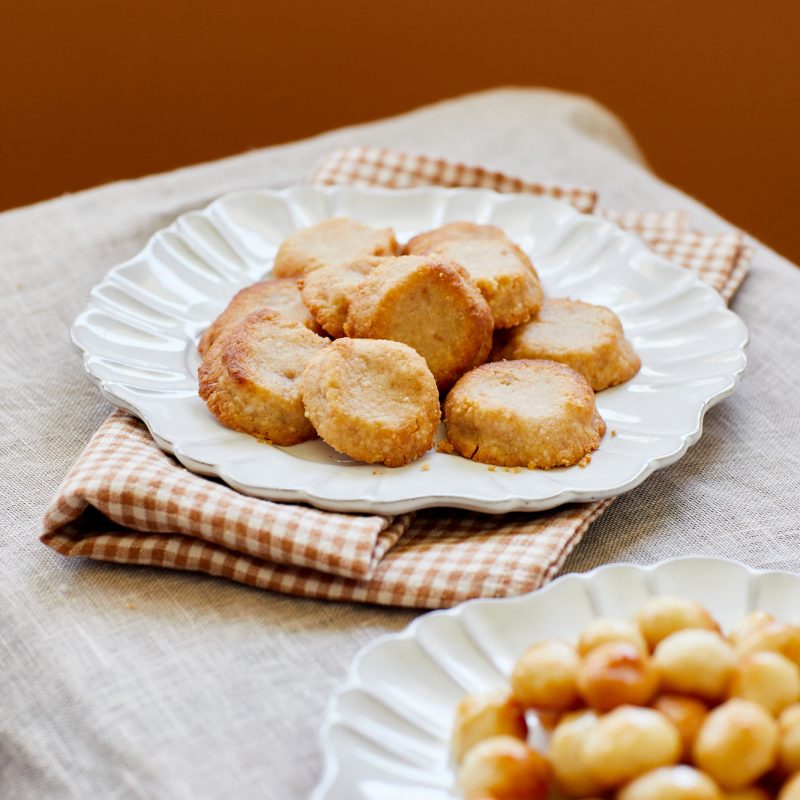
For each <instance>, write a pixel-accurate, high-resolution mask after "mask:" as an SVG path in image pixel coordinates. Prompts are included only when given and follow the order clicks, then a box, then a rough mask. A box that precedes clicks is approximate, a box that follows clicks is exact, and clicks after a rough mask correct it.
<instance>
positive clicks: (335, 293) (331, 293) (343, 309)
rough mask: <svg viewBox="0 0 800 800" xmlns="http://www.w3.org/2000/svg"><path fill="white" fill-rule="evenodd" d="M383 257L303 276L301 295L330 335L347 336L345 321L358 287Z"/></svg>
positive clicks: (354, 262)
mask: <svg viewBox="0 0 800 800" xmlns="http://www.w3.org/2000/svg"><path fill="white" fill-rule="evenodd" d="M381 260H382V259H380V258H378V257H377V256H376V257H373V258H363V259H361V260H359V261H351V262H350V263H349V264H334V265H332V266H330V267H320V268H319V269H315V270H314V271H313V272H309V273H308V274H307V275H304V276H303V277H302V278H300V294H301V296H302V298H303V302H304V303H305V305H306V308H307V309H308V311H309V312H310V313H311V316H312V317H313V318H314V319H315V320H316V322H317V324H318V325H319V326H320V327H321V328H322V329H323V330H324V331H325V332H326V333H328V334H330V335H331V336H334V337H336V338H337V339H338V338H339V337H340V336H344V335H345V334H344V322H345V320H346V319H347V312H348V310H349V308H350V297H351V296H352V294H353V291H354V290H355V288H356V287H357V286H358V285H359V284H360V283H361V282H362V281H363V280H364V278H365V277H366V276H367V275H368V274H369V273H370V272H371V271H372V270H373V268H374V267H376V266H377V265H378V264H379V263H380V262H381Z"/></svg>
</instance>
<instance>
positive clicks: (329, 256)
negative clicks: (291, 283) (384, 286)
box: [272, 217, 399, 278]
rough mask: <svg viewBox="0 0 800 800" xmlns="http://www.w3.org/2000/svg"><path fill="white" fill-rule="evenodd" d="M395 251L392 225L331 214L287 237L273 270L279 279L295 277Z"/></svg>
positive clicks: (388, 254)
mask: <svg viewBox="0 0 800 800" xmlns="http://www.w3.org/2000/svg"><path fill="white" fill-rule="evenodd" d="M398 250H399V248H398V245H397V239H395V236H394V231H393V230H392V229H391V228H383V229H381V230H378V229H377V228H370V227H369V225H363V224H362V223H360V222H356V221H355V220H354V219H348V218H347V217H332V218H331V219H324V220H322V222H318V223H317V224H316V225H311V226H310V227H308V228H301V229H300V230H298V231H295V232H294V233H293V234H291V235H290V236H287V237H286V239H284V240H283V243H282V244H281V246H280V248H279V249H278V253H277V255H276V256H275V264H274V266H273V268H272V271H273V272H274V273H275V275H276V276H277V277H279V278H293V277H294V278H296V277H299V276H301V275H305V274H306V273H308V272H311V271H312V270H315V269H319V268H320V267H326V266H330V265H332V264H346V263H348V262H349V261H356V260H357V259H360V258H368V257H369V256H392V255H395V254H396V253H397V252H398Z"/></svg>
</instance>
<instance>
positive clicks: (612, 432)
mask: <svg viewBox="0 0 800 800" xmlns="http://www.w3.org/2000/svg"><path fill="white" fill-rule="evenodd" d="M616 435H617V431H616V430H612V431H611V438H612V439H613V438H614V437H615V436H616Z"/></svg>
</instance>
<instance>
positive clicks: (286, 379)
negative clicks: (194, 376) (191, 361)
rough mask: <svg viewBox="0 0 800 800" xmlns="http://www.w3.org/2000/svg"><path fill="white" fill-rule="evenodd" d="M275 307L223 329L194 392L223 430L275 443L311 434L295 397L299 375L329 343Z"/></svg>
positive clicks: (293, 441)
mask: <svg viewBox="0 0 800 800" xmlns="http://www.w3.org/2000/svg"><path fill="white" fill-rule="evenodd" d="M328 344H329V343H328V340H327V339H323V338H322V337H321V336H317V334H315V333H312V332H311V331H310V330H308V328H306V327H305V326H304V325H302V324H301V323H299V322H296V321H295V320H290V319H286V318H285V317H283V316H282V315H281V314H279V313H278V312H276V311H270V310H262V311H256V312H254V313H253V314H251V315H250V316H249V317H247V318H246V319H245V320H244V322H241V323H240V324H239V325H236V326H234V327H233V328H231V329H229V330H228V331H226V332H225V333H223V334H222V335H221V336H220V337H219V338H218V339H217V340H216V341H215V342H214V344H213V345H212V346H211V348H210V349H209V350H208V352H207V353H206V355H205V357H204V358H203V361H202V363H201V364H200V369H199V370H198V379H199V383H200V389H199V394H200V397H202V398H203V400H205V401H206V405H207V406H208V408H209V410H210V411H211V413H212V414H214V416H215V417H216V418H217V419H218V420H219V421H220V422H221V423H222V424H223V425H225V426H226V427H227V428H232V429H233V430H235V431H241V432H243V433H249V434H251V435H252V436H257V437H258V438H261V439H266V440H268V441H270V442H272V443H274V444H279V445H291V444H297V443H298V442H304V441H307V440H308V439H314V438H316V435H317V434H316V432H315V431H314V428H313V427H312V425H311V423H310V422H309V421H308V419H306V416H305V412H304V409H303V403H302V400H301V399H300V387H299V378H300V373H301V372H302V371H303V369H304V368H305V367H306V365H307V364H308V363H309V362H310V361H311V359H312V358H313V357H314V356H315V355H316V354H317V353H318V352H319V351H320V350H323V349H324V348H325V347H326V346H327V345H328Z"/></svg>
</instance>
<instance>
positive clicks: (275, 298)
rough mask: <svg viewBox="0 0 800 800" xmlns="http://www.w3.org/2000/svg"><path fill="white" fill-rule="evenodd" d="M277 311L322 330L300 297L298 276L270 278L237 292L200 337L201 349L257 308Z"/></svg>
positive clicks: (201, 352)
mask: <svg viewBox="0 0 800 800" xmlns="http://www.w3.org/2000/svg"><path fill="white" fill-rule="evenodd" d="M267 308H268V309H271V310H272V311H277V312H278V313H280V314H281V316H283V317H286V318H287V319H293V320H295V321H296V322H300V323H302V324H303V325H305V326H306V328H308V329H309V330H312V331H314V332H315V333H322V328H320V327H319V325H317V323H316V322H315V321H314V318H313V317H312V316H311V314H310V313H309V311H308V309H307V308H306V307H305V305H304V304H303V301H302V299H301V298H300V289H299V288H298V286H297V281H296V280H295V279H294V278H267V279H266V280H263V281H259V282H258V283H254V284H252V285H251V286H246V287H245V288H244V289H241V290H240V291H239V292H237V293H236V294H235V295H234V296H233V299H232V300H231V301H230V303H228V307H227V308H226V309H225V310H224V311H223V312H222V313H221V314H220V315H219V316H218V317H217V318H216V319H215V320H214V322H213V323H212V324H211V327H210V328H208V329H207V330H206V332H205V333H204V334H203V336H202V338H201V339H200V342H199V344H198V345H197V349H198V350H199V351H200V354H201V355H204V354H205V353H206V352H207V351H208V349H209V348H210V347H211V345H212V344H214V342H215V341H216V339H217V338H218V337H219V336H220V335H222V334H223V333H224V332H225V331H226V330H229V329H230V328H233V327H235V326H236V325H238V324H239V323H240V322H243V321H244V320H245V319H246V318H247V317H249V316H250V314H252V313H253V312H254V311H260V310H261V309H267Z"/></svg>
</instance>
